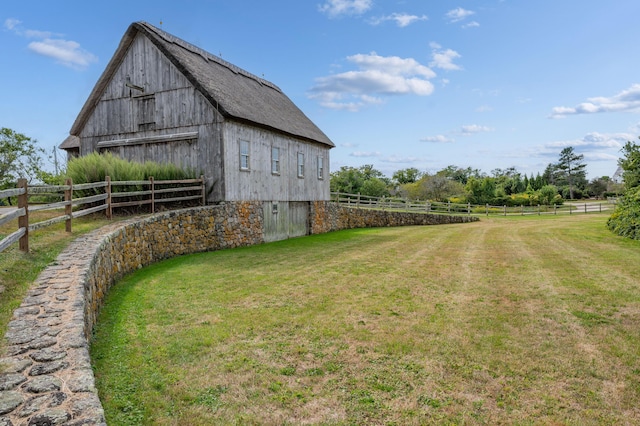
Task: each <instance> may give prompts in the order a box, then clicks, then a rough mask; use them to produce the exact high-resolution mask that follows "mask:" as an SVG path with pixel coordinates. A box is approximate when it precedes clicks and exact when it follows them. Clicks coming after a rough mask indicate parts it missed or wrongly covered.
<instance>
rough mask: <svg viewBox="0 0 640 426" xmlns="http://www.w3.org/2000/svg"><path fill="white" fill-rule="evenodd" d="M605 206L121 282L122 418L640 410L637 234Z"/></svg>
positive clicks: (248, 258)
mask: <svg viewBox="0 0 640 426" xmlns="http://www.w3.org/2000/svg"><path fill="white" fill-rule="evenodd" d="M606 219H607V216H606V215H580V216H572V217H569V216H557V217H550V216H547V217H545V216H542V217H510V218H495V219H483V220H482V221H481V222H478V223H472V224H464V225H442V226H428V227H405V228H385V229H367V230H351V231H343V232H335V233H330V234H324V235H316V236H310V237H304V238H298V239H293V240H288V241H281V242H277V243H271V244H265V245H261V246H256V247H250V248H241V249H234V250H227V251H219V252H213V253H204V254H196V255H190V256H185V257H181V258H176V259H171V260H168V261H165V262H162V263H159V264H156V265H153V266H151V267H148V268H145V269H142V270H140V271H138V272H136V273H135V274H133V275H131V276H129V277H127V278H126V279H124V280H123V281H122V282H120V283H119V284H117V285H116V286H115V287H114V288H113V289H112V291H111V293H110V294H109V296H108V301H107V304H106V306H105V308H104V309H103V312H102V315H101V317H100V320H99V324H98V326H97V328H96V335H95V339H94V342H93V344H92V361H93V362H94V367H95V371H96V378H97V385H98V388H99V392H100V397H101V400H102V402H103V405H104V407H105V410H106V415H107V420H108V421H109V423H110V424H118V425H127V424H165V425H169V424H171V425H182V424H185V425H186V424H188V425H200V424H202V425H204V424H304V423H306V424H331V425H352V424H398V425H405V424H409V425H410V424H619V423H622V424H624V423H627V424H628V423H638V422H640V412H639V411H638V409H637V407H638V406H639V405H640V284H639V283H638V277H639V276H640V242H638V241H631V240H626V239H623V238H620V237H616V236H614V235H613V234H611V233H610V232H609V231H608V230H607V229H606V227H605V222H606Z"/></svg>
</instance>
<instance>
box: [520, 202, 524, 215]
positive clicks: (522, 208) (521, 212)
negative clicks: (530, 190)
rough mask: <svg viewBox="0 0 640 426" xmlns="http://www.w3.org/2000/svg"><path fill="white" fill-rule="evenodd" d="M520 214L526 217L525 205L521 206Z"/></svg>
mask: <svg viewBox="0 0 640 426" xmlns="http://www.w3.org/2000/svg"><path fill="white" fill-rule="evenodd" d="M520 214H521V216H524V204H520Z"/></svg>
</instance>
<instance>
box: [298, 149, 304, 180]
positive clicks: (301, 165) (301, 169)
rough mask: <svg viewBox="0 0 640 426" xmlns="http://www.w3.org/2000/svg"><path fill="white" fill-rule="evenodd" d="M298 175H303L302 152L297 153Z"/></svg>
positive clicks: (301, 176) (300, 176)
mask: <svg viewBox="0 0 640 426" xmlns="http://www.w3.org/2000/svg"><path fill="white" fill-rule="evenodd" d="M298 177H299V178H303V177H304V153H303V152H299V153H298Z"/></svg>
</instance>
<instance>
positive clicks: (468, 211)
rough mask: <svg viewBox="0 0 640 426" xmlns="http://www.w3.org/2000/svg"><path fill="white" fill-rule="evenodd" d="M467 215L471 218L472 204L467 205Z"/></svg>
mask: <svg viewBox="0 0 640 426" xmlns="http://www.w3.org/2000/svg"><path fill="white" fill-rule="evenodd" d="M467 215H469V216H471V203H467Z"/></svg>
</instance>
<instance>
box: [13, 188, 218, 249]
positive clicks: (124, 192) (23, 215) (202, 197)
mask: <svg viewBox="0 0 640 426" xmlns="http://www.w3.org/2000/svg"><path fill="white" fill-rule="evenodd" d="M131 188H133V189H131ZM95 192H97V193H95ZM74 197H75V198H74ZM11 198H17V204H18V206H17V208H16V209H15V210H12V211H9V212H8V213H6V214H1V213H2V210H0V226H2V225H4V224H6V223H9V222H11V221H14V220H16V219H17V220H18V230H17V231H15V232H12V233H11V234H9V235H7V236H5V237H4V238H3V239H1V240H0V252H2V251H4V250H5V249H6V248H8V247H9V246H11V245H12V244H14V243H16V242H19V244H20V250H22V251H24V252H28V251H29V232H30V231H35V230H37V229H41V228H45V227H48V226H51V225H54V224H56V223H59V222H65V230H66V231H67V232H71V229H72V228H71V227H72V220H73V219H76V218H79V217H82V216H85V215H88V214H92V213H97V212H100V211H105V214H106V215H107V217H108V218H111V216H112V214H113V210H114V209H117V208H123V207H131V206H138V207H140V206H145V205H150V210H151V212H152V213H154V212H155V209H156V204H157V203H164V204H165V205H166V204H167V203H183V202H186V201H195V200H198V201H199V204H202V205H204V204H206V192H205V181H204V176H200V178H199V179H185V180H164V181H155V180H154V179H153V178H152V177H151V178H149V180H141V181H113V182H112V181H111V179H110V178H109V177H108V176H107V178H106V180H105V181H104V182H93V183H82V184H78V185H74V184H73V182H72V181H71V179H68V180H67V181H66V182H65V185H28V184H27V181H26V180H25V179H20V180H19V181H18V187H17V188H12V189H6V190H3V191H0V201H3V200H10V199H11ZM34 199H37V201H38V203H36V202H35V201H34ZM43 200H45V201H46V202H43ZM115 200H119V201H118V202H115ZM56 209H64V214H62V215H60V216H56V217H54V218H51V219H48V220H43V221H40V222H36V223H29V213H30V212H36V211H43V210H56Z"/></svg>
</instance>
